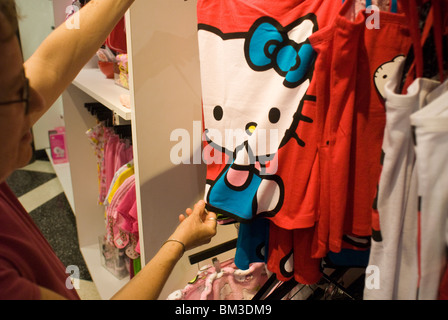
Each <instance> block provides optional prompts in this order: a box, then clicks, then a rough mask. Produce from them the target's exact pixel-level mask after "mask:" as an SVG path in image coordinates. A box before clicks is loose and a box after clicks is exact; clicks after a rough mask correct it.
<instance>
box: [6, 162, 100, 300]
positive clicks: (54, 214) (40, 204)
mask: <svg viewBox="0 0 448 320" xmlns="http://www.w3.org/2000/svg"><path fill="white" fill-rule="evenodd" d="M7 183H8V185H9V186H10V187H11V189H12V190H13V191H14V193H15V194H16V195H17V197H18V198H19V200H20V202H21V203H22V205H23V206H24V207H25V209H26V210H27V211H28V212H29V214H30V216H31V217H32V218H33V220H34V221H35V222H36V224H37V225H38V227H39V228H40V229H41V231H42V233H43V234H44V236H45V237H46V238H47V240H48V242H49V243H50V245H51V246H52V247H53V249H54V251H55V252H56V255H57V256H58V257H59V259H61V261H62V262H63V263H64V264H65V265H66V266H69V265H75V266H77V267H78V268H79V271H80V272H79V289H78V294H79V296H80V297H81V299H83V300H99V299H101V297H100V295H99V294H98V291H97V290H96V287H95V284H94V283H93V282H92V279H91V276H90V273H89V271H88V269H87V266H86V265H85V262H84V259H83V257H82V255H81V252H80V251H79V246H78V235H77V230H76V220H75V216H74V214H73V211H72V209H71V207H70V205H69V203H68V201H67V198H66V197H65V194H64V192H63V189H62V186H61V184H60V182H59V179H58V178H57V176H56V174H55V172H54V170H53V167H52V165H51V163H50V162H49V161H47V160H45V159H44V160H35V161H34V162H33V163H32V164H30V165H28V166H27V167H25V168H23V169H21V170H17V171H16V172H14V173H13V174H12V175H11V176H10V177H9V178H8V179H7Z"/></svg>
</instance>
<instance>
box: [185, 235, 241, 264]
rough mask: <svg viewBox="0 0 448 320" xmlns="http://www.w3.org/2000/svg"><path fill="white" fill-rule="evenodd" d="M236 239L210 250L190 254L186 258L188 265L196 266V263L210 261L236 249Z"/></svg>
mask: <svg viewBox="0 0 448 320" xmlns="http://www.w3.org/2000/svg"><path fill="white" fill-rule="evenodd" d="M236 242H237V239H233V240H230V241H227V242H224V243H221V244H219V245H217V246H214V247H212V248H209V249H206V250H204V251H201V252H198V253H195V254H192V255H191V256H189V257H188V259H189V261H190V264H196V263H198V262H201V261H204V260H207V259H210V258H212V257H214V256H216V255H218V254H220V253H223V252H226V251H229V250H232V249H235V248H236Z"/></svg>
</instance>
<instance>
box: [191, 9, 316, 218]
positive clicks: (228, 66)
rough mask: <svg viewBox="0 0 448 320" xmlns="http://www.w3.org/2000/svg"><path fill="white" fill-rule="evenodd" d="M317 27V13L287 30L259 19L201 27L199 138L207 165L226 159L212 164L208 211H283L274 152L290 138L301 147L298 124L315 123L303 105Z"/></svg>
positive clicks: (266, 214) (260, 213)
mask: <svg viewBox="0 0 448 320" xmlns="http://www.w3.org/2000/svg"><path fill="white" fill-rule="evenodd" d="M316 30H317V20H316V16H315V15H314V14H308V15H306V16H304V17H302V18H300V19H297V20H296V21H294V22H293V23H291V24H289V25H287V26H285V27H283V26H282V25H281V24H280V23H279V22H278V21H276V20H275V19H273V18H271V17H261V18H259V19H257V20H256V21H255V22H254V23H252V24H251V26H250V27H249V28H248V29H247V30H246V31H242V32H232V33H225V32H222V31H221V30H219V29H218V28H216V27H214V26H210V25H205V24H199V30H198V39H199V53H200V66H201V85H202V105H203V115H204V139H205V140H206V141H207V143H208V146H210V147H211V148H212V149H213V152H210V157H208V159H207V156H206V155H205V156H204V158H205V160H206V163H207V165H208V166H210V165H213V162H214V161H219V160H220V159H222V156H216V155H217V154H221V155H223V154H225V155H226V159H227V160H226V161H227V162H226V163H225V164H224V165H222V164H219V165H218V162H214V163H216V164H217V168H219V171H218V170H214V172H216V173H217V175H216V176H214V177H213V178H208V179H207V185H206V192H205V200H206V202H207V206H208V208H209V209H213V210H214V211H215V212H217V213H222V214H224V215H228V216H232V217H234V218H235V219H237V220H239V221H241V222H244V221H250V220H252V219H254V218H255V217H272V216H274V215H276V214H277V213H278V212H279V211H280V210H281V207H282V205H283V203H284V201H283V199H284V184H283V181H282V177H280V176H279V175H277V174H276V173H277V169H278V167H277V166H278V164H280V163H281V162H279V161H278V160H279V159H278V158H279V156H278V150H279V149H280V148H282V147H283V146H284V145H285V144H286V143H287V142H288V141H289V140H291V139H293V140H296V141H297V147H298V148H304V147H305V145H306V141H303V140H302V139H300V138H299V136H298V133H297V127H298V125H299V123H301V122H306V123H310V124H312V123H313V120H312V119H311V118H309V117H307V116H305V115H303V114H302V108H303V102H304V100H312V99H314V97H312V96H309V95H307V91H308V88H309V86H310V82H311V78H312V72H313V69H314V61H315V58H316V53H315V52H314V50H313V48H312V47H311V45H310V43H309V40H308V37H309V36H311V35H312V34H313V33H314V32H315V31H316ZM212 154H213V156H212ZM215 156H216V157H215ZM209 168H210V167H209ZM218 172H219V173H218Z"/></svg>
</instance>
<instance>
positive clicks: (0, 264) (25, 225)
mask: <svg viewBox="0 0 448 320" xmlns="http://www.w3.org/2000/svg"><path fill="white" fill-rule="evenodd" d="M65 271H66V268H65V266H64V265H63V264H62V262H61V261H60V260H59V259H58V257H57V256H56V255H55V253H54V251H53V249H52V248H51V246H50V245H49V243H48V242H47V240H46V239H45V238H44V236H43V235H42V233H41V232H40V230H39V229H38V228H37V226H36V225H35V223H34V221H33V220H32V219H31V218H30V216H29V215H28V213H27V212H26V211H25V209H24V208H23V206H22V205H21V204H20V202H19V201H18V199H17V197H16V196H15V195H14V194H13V192H12V191H11V190H10V189H9V187H8V186H7V185H6V183H1V184H0V300H9V299H11V300H34V299H36V300H38V299H40V291H39V287H38V286H41V287H44V288H47V289H49V290H52V291H54V292H56V293H58V294H60V295H62V296H64V297H65V298H67V299H72V300H79V296H78V294H77V292H76V290H75V289H68V288H67V287H66V281H67V279H68V277H69V275H70V273H66V272H65Z"/></svg>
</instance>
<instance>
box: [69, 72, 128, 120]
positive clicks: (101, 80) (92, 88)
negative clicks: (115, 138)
mask: <svg viewBox="0 0 448 320" xmlns="http://www.w3.org/2000/svg"><path fill="white" fill-rule="evenodd" d="M73 84H74V85H75V86H77V87H78V88H79V89H81V90H82V91H84V92H85V93H87V94H88V95H90V96H91V97H92V98H93V99H95V100H97V101H98V102H100V103H102V104H103V105H104V106H106V107H108V108H109V109H111V110H112V111H114V112H115V113H116V114H118V115H119V116H120V117H121V118H123V119H124V120H131V110H130V109H128V108H126V107H124V106H123V105H122V104H121V102H120V96H121V95H122V94H129V90H127V89H125V88H122V87H120V86H118V85H116V84H115V82H114V80H113V79H107V78H106V77H105V76H104V74H103V73H102V72H101V71H100V69H98V68H84V69H83V70H81V72H80V73H79V74H78V76H77V77H76V78H75V80H74V81H73Z"/></svg>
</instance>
